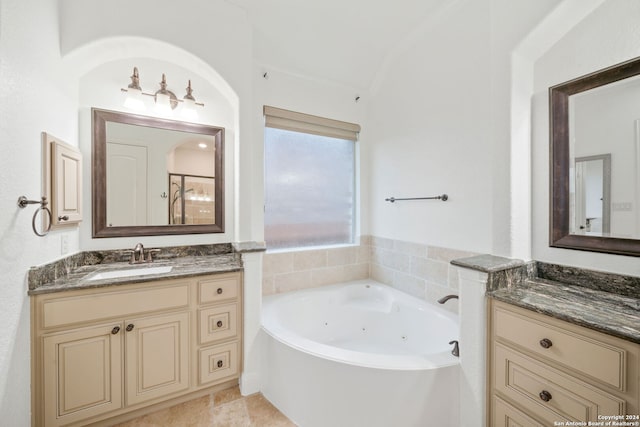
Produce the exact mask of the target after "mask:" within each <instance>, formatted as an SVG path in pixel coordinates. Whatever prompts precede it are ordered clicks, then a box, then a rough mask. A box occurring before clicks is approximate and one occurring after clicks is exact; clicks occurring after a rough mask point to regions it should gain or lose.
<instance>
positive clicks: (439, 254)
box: [370, 237, 476, 313]
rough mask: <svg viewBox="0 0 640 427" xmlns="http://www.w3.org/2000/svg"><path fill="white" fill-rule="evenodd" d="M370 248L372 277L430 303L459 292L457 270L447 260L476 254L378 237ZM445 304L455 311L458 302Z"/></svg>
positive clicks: (372, 238) (372, 239)
mask: <svg viewBox="0 0 640 427" xmlns="http://www.w3.org/2000/svg"><path fill="white" fill-rule="evenodd" d="M370 248H371V261H370V262H371V269H370V277H371V278H372V279H374V280H376V281H378V282H381V283H384V284H387V285H390V286H392V287H394V288H396V289H398V290H401V291H403V292H406V293H408V294H410V295H413V296H415V297H417V298H420V299H423V300H426V301H427V302H432V303H433V302H435V301H436V300H438V299H440V298H442V297H443V296H445V295H449V294H457V293H458V276H457V272H456V270H455V268H454V267H453V266H451V265H450V262H451V261H452V260H453V259H457V258H463V257H471V256H474V255H476V253H474V252H470V251H464V250H458V249H450V248H442V247H438V246H430V245H425V244H419V243H413V242H406V241H402V240H393V239H386V238H381V237H371V239H370ZM444 307H445V308H446V309H448V310H450V311H453V312H456V313H457V310H458V304H452V303H447V304H445V305H444Z"/></svg>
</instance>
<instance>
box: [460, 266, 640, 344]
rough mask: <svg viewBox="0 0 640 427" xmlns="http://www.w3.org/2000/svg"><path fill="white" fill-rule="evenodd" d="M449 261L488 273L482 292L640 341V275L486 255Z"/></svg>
mask: <svg viewBox="0 0 640 427" xmlns="http://www.w3.org/2000/svg"><path fill="white" fill-rule="evenodd" d="M453 264H455V265H458V266H461V267H465V268H470V269H472V270H477V271H482V272H486V273H488V282H487V296H489V297H490V298H495V299H497V300H499V301H503V302H506V303H509V304H513V305H516V306H519V307H523V308H526V309H529V310H533V311H536V312H538V313H542V314H546V315H549V316H552V317H555V318H558V319H561V320H566V321H568V322H571V323H574V324H577V325H580V326H584V327H587V328H590V329H594V330H597V331H600V332H604V333H606V334H609V335H613V336H616V337H619V338H623V339H626V340H628V341H632V342H635V343H640V278H639V277H633V276H623V275H617V274H612V273H604V272H600V271H593V270H586V269H581V268H576V267H568V266H561V265H555V264H547V263H541V262H535V261H532V262H529V263H524V262H522V261H518V260H509V259H508V258H500V257H492V256H490V255H485V256H481V257H474V258H468V259H458V260H455V261H454V262H453Z"/></svg>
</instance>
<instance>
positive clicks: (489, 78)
mask: <svg viewBox="0 0 640 427" xmlns="http://www.w3.org/2000/svg"><path fill="white" fill-rule="evenodd" d="M516 3H517V4H516ZM516 3H514V2H510V1H503V0H485V1H469V0H460V1H456V2H452V3H450V4H449V6H448V7H447V8H445V9H444V10H442V11H441V12H440V13H439V14H438V15H437V16H436V17H434V19H433V20H431V21H429V22H425V24H424V26H423V27H421V28H419V29H418V30H416V31H414V33H413V34H412V35H411V36H410V37H409V38H408V39H407V40H405V41H404V43H403V44H401V45H400V46H398V47H397V49H396V51H395V52H394V53H393V55H391V57H390V58H388V59H387V61H386V63H385V65H386V67H385V68H384V69H383V71H384V73H383V74H382V75H380V76H379V78H378V84H377V87H376V88H375V89H376V90H375V93H374V96H373V98H372V99H371V101H370V109H369V111H368V115H367V132H368V135H369V136H370V139H371V141H370V144H371V154H370V156H371V157H370V160H369V161H370V163H369V171H370V176H369V177H368V179H369V181H370V185H371V192H370V203H369V205H368V208H369V210H370V212H371V227H370V229H369V234H371V235H374V236H379V237H387V238H392V239H398V240H404V241H410V242H417V243H422V244H429V245H434V246H440V247H445V248H453V249H459V250H466V251H473V252H481V253H493V254H497V255H506V256H510V255H511V254H512V246H513V242H512V241H511V236H512V230H511V215H512V214H511V203H512V201H511V197H512V195H511V193H512V189H511V188H510V171H509V163H510V139H511V135H510V124H511V119H512V118H511V94H512V93H511V92H512V90H511V71H512V69H511V67H512V63H511V53H512V52H513V50H514V49H515V47H516V46H517V45H518V43H519V42H520V41H521V40H522V39H523V38H524V37H525V36H526V35H527V33H528V32H529V31H530V30H531V29H532V28H533V27H534V26H535V24H536V23H537V22H539V20H540V19H542V17H544V16H545V14H546V13H548V12H549V10H551V9H552V7H553V6H555V5H556V4H557V3H558V1H557V0H548V1H542V2H516ZM525 185H526V183H525ZM442 193H447V194H448V195H449V197H450V199H449V201H447V202H444V203H443V202H439V201H407V202H396V203H394V204H391V203H388V202H385V201H384V199H385V198H387V197H389V196H394V197H421V196H433V195H438V194H442ZM525 235H528V233H525ZM527 246H528V245H527ZM527 252H528V249H527Z"/></svg>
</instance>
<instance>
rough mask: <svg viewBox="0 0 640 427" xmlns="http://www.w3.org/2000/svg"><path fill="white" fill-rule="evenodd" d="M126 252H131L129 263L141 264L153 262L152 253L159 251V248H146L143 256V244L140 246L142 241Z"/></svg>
mask: <svg viewBox="0 0 640 427" xmlns="http://www.w3.org/2000/svg"><path fill="white" fill-rule="evenodd" d="M127 252H131V259H130V260H129V264H142V263H143V262H153V254H154V253H156V252H160V249H147V251H146V256H145V250H144V246H142V243H138V244H136V247H135V248H133V250H128V251H127Z"/></svg>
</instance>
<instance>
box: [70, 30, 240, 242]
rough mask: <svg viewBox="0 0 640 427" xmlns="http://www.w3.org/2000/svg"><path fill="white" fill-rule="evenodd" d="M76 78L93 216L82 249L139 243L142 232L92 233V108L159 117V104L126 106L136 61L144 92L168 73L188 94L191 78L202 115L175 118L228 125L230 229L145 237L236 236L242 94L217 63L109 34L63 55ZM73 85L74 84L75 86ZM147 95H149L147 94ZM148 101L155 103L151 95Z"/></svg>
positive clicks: (174, 87)
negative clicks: (132, 235) (105, 235)
mask: <svg viewBox="0 0 640 427" xmlns="http://www.w3.org/2000/svg"><path fill="white" fill-rule="evenodd" d="M63 64H64V65H65V68H66V69H67V70H68V72H69V77H70V82H71V84H72V85H73V82H74V81H75V82H77V87H76V90H77V100H78V111H79V114H78V146H79V147H80V150H81V152H82V153H83V155H84V159H85V161H84V168H83V174H84V177H85V179H84V182H85V185H84V189H83V196H84V200H83V208H84V211H85V212H86V213H87V214H86V215H85V217H86V218H87V219H88V220H87V221H83V223H82V225H81V229H80V248H81V249H82V250H90V249H105V248H122V247H128V246H131V245H135V241H137V240H139V239H140V238H117V239H104V238H102V239H99V241H97V240H96V239H92V238H91V221H90V218H91V215H90V212H91V185H89V184H90V179H91V143H92V138H91V108H100V109H106V110H114V111H121V112H125V113H132V114H141V115H148V116H153V117H157V113H155V112H154V111H153V109H150V108H147V109H145V110H144V111H134V110H130V109H128V108H126V107H125V106H124V105H123V103H124V98H125V94H124V93H123V92H121V90H120V89H121V88H126V87H127V85H128V84H129V83H130V82H131V80H130V78H129V76H130V75H131V74H132V72H133V67H134V66H135V67H137V68H138V69H139V74H140V85H141V87H142V89H143V91H144V92H146V93H154V92H155V91H156V90H158V89H159V88H160V86H159V82H160V80H161V77H162V74H165V75H166V78H167V84H168V89H169V90H171V91H172V92H174V93H175V94H176V96H177V97H178V98H182V97H184V95H185V93H186V86H187V82H188V80H191V84H192V87H193V89H194V92H193V95H194V96H195V98H196V100H197V102H202V103H204V104H205V106H204V107H202V108H198V118H197V119H195V120H194V119H190V120H185V119H184V118H182V117H180V115H179V114H177V111H178V110H175V111H174V113H176V114H175V117H174V116H171V117H166V116H165V118H169V119H172V120H180V121H193V122H197V123H203V124H207V125H212V126H218V127H224V128H225V200H226V203H225V217H226V221H225V222H226V227H225V232H224V233H220V234H213V235H211V234H209V235H184V236H154V237H145V239H144V240H145V244H148V245H149V244H150V245H162V246H170V245H184V244H205V243H207V244H208V243H222V242H229V241H234V240H235V237H234V236H235V235H236V231H237V227H238V224H237V221H236V220H235V218H236V214H235V211H236V206H237V198H238V181H237V178H236V177H237V176H238V174H237V171H238V167H239V156H238V151H239V149H238V147H239V133H240V132H239V129H240V124H239V123H240V119H239V117H240V100H239V96H238V95H237V92H236V91H235V90H234V89H233V88H232V87H231V86H230V85H229V83H228V82H227V80H226V79H225V78H224V77H223V76H221V75H220V74H219V73H218V72H217V71H216V70H215V69H214V68H213V67H212V66H210V65H209V64H208V63H206V62H205V61H203V60H202V59H201V58H199V57H198V56H196V55H194V54H192V53H190V52H188V51H186V50H184V49H182V48H180V47H178V46H175V45H172V44H170V43H166V42H163V41H159V40H155V39H149V38H143V37H108V38H102V39H99V40H95V41H92V42H90V43H87V44H84V45H82V46H81V47H78V48H76V49H74V50H73V51H71V52H69V53H68V54H66V55H65V56H64V57H63ZM72 89H73V88H72ZM144 98H147V97H144ZM148 101H149V102H148V103H147V105H151V104H153V99H152V98H151V97H148Z"/></svg>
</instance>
